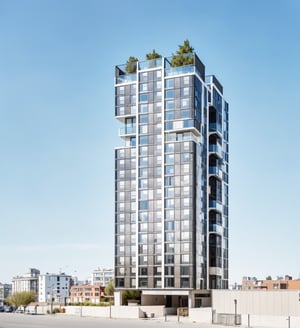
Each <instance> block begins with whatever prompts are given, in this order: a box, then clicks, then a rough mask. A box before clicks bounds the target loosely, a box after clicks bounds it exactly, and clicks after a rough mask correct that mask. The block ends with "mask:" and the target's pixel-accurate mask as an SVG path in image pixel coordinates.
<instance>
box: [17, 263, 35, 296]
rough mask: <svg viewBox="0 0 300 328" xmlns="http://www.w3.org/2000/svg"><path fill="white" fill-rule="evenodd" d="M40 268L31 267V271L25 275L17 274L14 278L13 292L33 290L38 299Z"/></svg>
mask: <svg viewBox="0 0 300 328" xmlns="http://www.w3.org/2000/svg"><path fill="white" fill-rule="evenodd" d="M39 274H40V270H38V269H33V268H30V269H29V272H28V273H26V274H24V275H23V276H16V277H13V279H12V293H13V294H14V293H19V292H29V291H33V292H34V293H35V295H36V300H38V277H39Z"/></svg>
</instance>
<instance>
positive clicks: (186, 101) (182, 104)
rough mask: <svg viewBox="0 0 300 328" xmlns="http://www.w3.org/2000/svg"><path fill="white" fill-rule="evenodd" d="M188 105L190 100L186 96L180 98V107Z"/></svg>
mask: <svg viewBox="0 0 300 328" xmlns="http://www.w3.org/2000/svg"><path fill="white" fill-rule="evenodd" d="M189 106H190V100H189V99H188V98H187V99H181V107H184V108H186V107H189Z"/></svg>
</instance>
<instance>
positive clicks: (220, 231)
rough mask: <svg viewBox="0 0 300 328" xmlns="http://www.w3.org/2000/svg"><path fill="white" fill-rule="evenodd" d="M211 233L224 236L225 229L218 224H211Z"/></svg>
mask: <svg viewBox="0 0 300 328" xmlns="http://www.w3.org/2000/svg"><path fill="white" fill-rule="evenodd" d="M209 232H213V233H217V234H220V235H223V227H222V226H220V225H218V224H210V225H209Z"/></svg>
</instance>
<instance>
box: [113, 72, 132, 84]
mask: <svg viewBox="0 0 300 328" xmlns="http://www.w3.org/2000/svg"><path fill="white" fill-rule="evenodd" d="M135 81H136V74H125V75H119V76H116V84H122V83H130V82H135Z"/></svg>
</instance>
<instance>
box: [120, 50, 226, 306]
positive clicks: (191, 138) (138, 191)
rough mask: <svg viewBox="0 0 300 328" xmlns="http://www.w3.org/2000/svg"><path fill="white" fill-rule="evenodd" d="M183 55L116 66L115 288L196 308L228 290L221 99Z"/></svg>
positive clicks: (211, 79)
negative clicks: (221, 290) (205, 299)
mask: <svg viewBox="0 0 300 328" xmlns="http://www.w3.org/2000/svg"><path fill="white" fill-rule="evenodd" d="M178 56H179V55H178ZM181 56H183V58H184V60H182V61H181V62H183V63H185V64H184V65H183V66H178V60H177V61H176V60H175V59H176V58H174V57H176V56H173V57H172V58H163V57H162V58H157V59H153V60H148V61H143V62H141V61H138V62H134V63H127V65H119V66H116V69H115V117H116V119H118V120H119V121H120V122H121V123H122V127H121V128H120V131H119V135H120V137H121V138H122V139H123V140H124V145H123V146H122V147H118V148H116V149H115V287H116V290H119V291H122V290H123V289H135V290H141V291H142V295H143V297H144V300H145V299H146V298H147V297H148V301H147V302H148V303H149V300H150V299H151V297H152V298H153V300H154V299H155V300H157V299H159V301H158V302H165V303H164V304H166V305H167V306H174V305H175V306H176V305H178V306H187V304H189V306H191V307H194V306H200V305H201V304H202V305H203V299H202V296H203V297H205V296H206V295H207V290H209V289H215V288H228V104H227V102H226V101H225V100H224V98H223V87H222V85H221V84H220V82H219V81H218V80H217V79H216V77H215V76H213V75H212V76H205V66H204V65H203V63H202V62H201V60H200V59H199V58H198V57H197V55H196V54H195V53H191V54H185V55H181ZM179 62H180V61H179ZM201 291H202V292H203V293H204V292H205V291H206V294H205V293H204V294H201ZM154 296H155V297H154ZM197 297H198V299H197ZM199 298H200V300H199ZM142 300H143V298H142Z"/></svg>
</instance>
